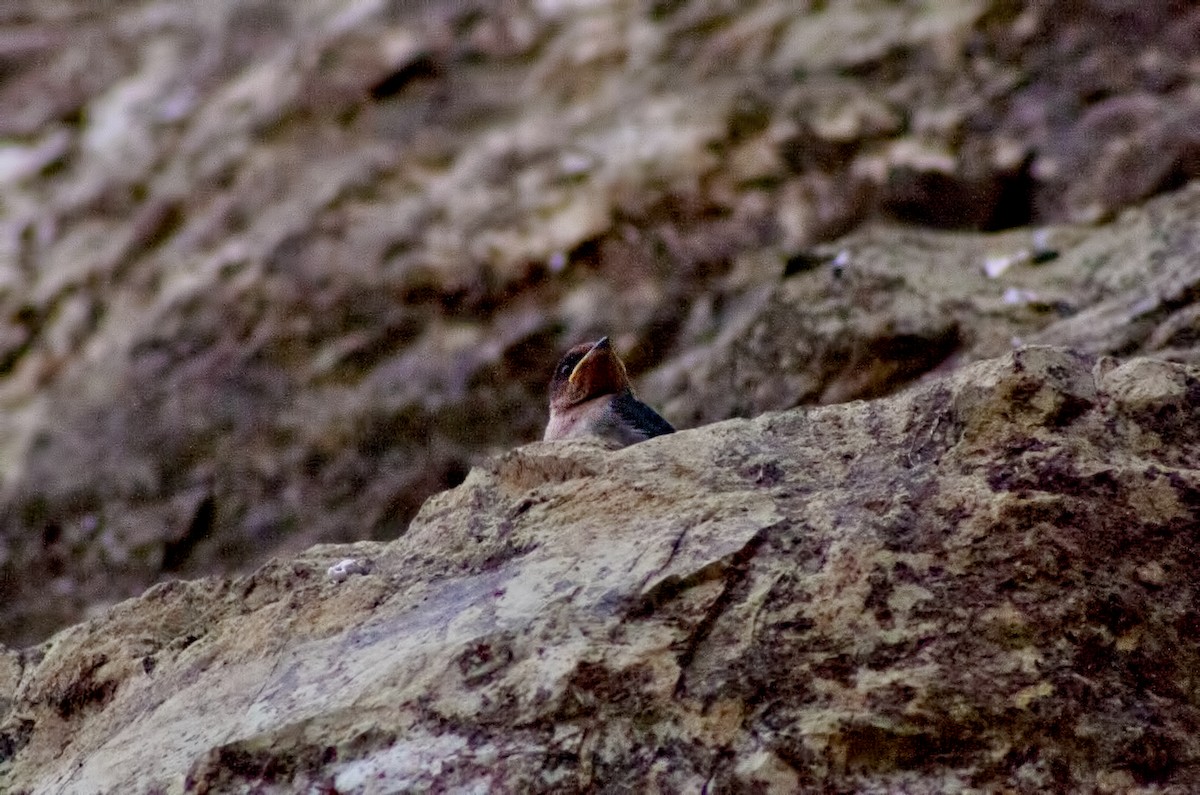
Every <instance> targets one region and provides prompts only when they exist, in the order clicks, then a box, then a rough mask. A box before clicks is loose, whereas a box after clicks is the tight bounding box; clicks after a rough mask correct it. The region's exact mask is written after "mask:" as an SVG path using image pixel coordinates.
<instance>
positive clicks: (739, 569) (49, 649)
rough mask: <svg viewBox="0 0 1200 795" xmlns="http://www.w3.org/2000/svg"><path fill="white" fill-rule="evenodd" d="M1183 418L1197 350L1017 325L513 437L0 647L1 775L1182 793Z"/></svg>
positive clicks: (285, 783)
mask: <svg viewBox="0 0 1200 795" xmlns="http://www.w3.org/2000/svg"><path fill="white" fill-rule="evenodd" d="M1198 428H1200V369H1197V368H1196V367H1190V366H1184V365H1178V364H1169V363H1165V362H1162V361H1156V360H1152V359H1135V360H1132V361H1128V362H1124V363H1121V362H1118V361H1116V360H1113V359H1110V358H1101V359H1098V360H1093V359H1089V358H1087V357H1084V356H1081V355H1079V354H1076V353H1073V352H1070V351H1067V350H1064V349H1059V348H1046V347H1031V348H1023V349H1021V350H1018V351H1016V352H1015V353H1013V354H1011V355H1008V356H1005V357H1002V358H1000V359H996V360H993V361H989V362H985V363H980V364H975V365H971V366H968V367H966V368H964V369H962V370H961V371H959V372H958V373H956V374H955V375H953V376H951V377H949V378H947V379H944V380H938V381H935V382H933V383H930V384H927V385H924V386H921V387H918V388H914V389H911V390H909V391H907V392H906V393H905V394H904V395H901V396H898V397H893V398H888V399H883V400H878V401H873V402H852V403H848V404H842V405H837V406H829V407H823V408H819V409H812V410H803V409H798V410H791V411H786V412H781V413H768V414H766V415H763V416H761V417H758V418H756V419H753V420H731V421H727V422H722V423H717V424H714V425H711V426H707V427H704V428H701V429H698V430H694V431H685V432H681V433H678V434H674V435H671V436H667V437H661V438H659V439H655V440H652V441H650V442H647V443H645V444H641V445H637V446H634V447H631V448H627V449H625V450H623V451H618V452H610V451H607V450H603V449H601V448H599V447H594V446H591V445H590V444H588V443H586V442H569V443H548V444H543V443H539V444H535V445H531V446H528V447H523V448H520V449H517V450H514V451H512V452H510V453H507V454H505V455H503V456H500V457H498V458H497V459H495V460H494V461H493V462H491V463H490V464H489V465H487V466H485V467H481V468H479V469H476V470H474V471H473V472H472V473H471V475H470V476H469V477H468V478H467V480H466V482H465V483H464V484H462V485H461V486H459V487H458V488H456V489H453V490H451V491H448V492H445V493H443V494H440V495H438V496H436V497H434V498H433V499H431V500H430V501H429V502H427V503H426V504H425V506H424V507H423V508H422V510H421V512H420V514H419V515H418V516H417V518H416V519H415V520H414V522H413V524H412V526H411V528H410V529H409V532H408V533H407V534H405V535H404V536H403V537H401V538H400V539H398V540H396V541H393V542H390V543H377V542H361V543H358V544H353V545H347V546H320V547H315V548H313V549H312V550H309V551H308V552H306V553H304V554H303V555H300V556H298V557H295V558H291V559H288V560H281V561H277V562H274V563H271V564H269V565H267V566H266V567H264V568H262V569H260V570H259V571H258V572H256V573H255V574H253V575H252V576H249V577H244V578H240V579H237V580H220V579H204V580H196V581H192V582H172V583H165V584H162V585H159V586H156V587H155V588H153V589H151V590H150V591H148V592H147V593H146V594H145V595H144V596H142V597H140V598H138V599H134V600H131V601H128V602H124V603H122V604H121V605H118V606H117V607H116V608H114V609H113V610H111V611H110V612H108V613H107V614H106V615H105V616H103V617H101V618H96V619H93V620H91V621H88V622H85V623H82V624H80V625H78V626H75V627H72V628H71V629H69V630H66V631H64V632H62V633H59V634H58V635H56V636H55V638H54V640H53V641H51V642H50V643H49V644H47V645H45V646H42V647H39V648H36V649H30V650H27V651H25V652H23V653H15V652H14V653H9V654H7V655H6V656H5V657H3V658H0V687H2V689H0V695H2V696H3V698H4V701H3V702H0V703H2V704H3V705H4V706H6V707H7V717H6V719H5V722H4V724H3V727H2V729H0V753H2V754H3V757H0V758H3V759H4V760H5V767H4V768H2V769H3V770H4V773H3V774H0V776H3V777H2V778H0V785H3V786H4V787H6V789H7V791H34V792H59V793H76V792H78V793H91V792H96V791H104V792H181V791H188V792H249V791H253V792H292V791H305V792H310V791H311V792H398V791H406V792H407V791H424V790H426V789H439V790H453V791H501V792H575V791H595V790H599V791H622V792H624V791H636V792H654V791H657V792H700V791H717V792H728V791H757V792H761V791H768V792H795V791H798V790H804V791H822V792H851V791H853V792H898V791H904V792H914V793H920V792H959V791H962V790H963V789H965V788H978V789H984V790H989V791H991V790H997V789H1009V790H1011V791H1018V792H1048V791H1075V792H1078V791H1097V792H1128V791H1131V790H1134V789H1135V788H1141V789H1140V791H1144V792H1183V791H1187V790H1188V789H1191V788H1192V787H1194V786H1195V784H1196V783H1197V781H1200V741H1198V740H1197V738H1198V737H1200V733H1197V731H1196V728H1197V726H1198V725H1200V701H1198V699H1197V687H1196V677H1195V672H1196V671H1197V670H1200V649H1198V647H1197V645H1196V630H1197V627H1196V620H1197V619H1196V615H1197V613H1196V609H1195V607H1196V604H1197V597H1198V596H1200V594H1197V583H1196V579H1195V577H1194V576H1193V572H1194V571H1195V569H1196V567H1197V566H1198V565H1200V513H1198V509H1200V469H1198V468H1197V465H1196V464H1197V462H1198V461H1200V432H1198V431H1197V429H1198ZM344 558H350V559H354V560H355V561H356V563H355V565H353V566H343V567H342V571H341V573H336V571H337V570H336V569H335V570H334V573H335V574H336V576H331V572H330V571H329V567H330V566H331V565H332V564H336V563H337V562H338V561H339V560H341V559H344ZM351 571H353V572H354V573H350V572H351Z"/></svg>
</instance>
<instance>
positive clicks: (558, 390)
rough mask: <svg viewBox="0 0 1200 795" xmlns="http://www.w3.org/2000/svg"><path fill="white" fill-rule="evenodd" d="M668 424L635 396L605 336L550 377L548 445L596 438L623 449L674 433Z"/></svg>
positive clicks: (579, 349) (572, 354) (580, 348)
mask: <svg viewBox="0 0 1200 795" xmlns="http://www.w3.org/2000/svg"><path fill="white" fill-rule="evenodd" d="M674 431H675V429H674V428H673V427H671V423H669V422H667V421H666V420H664V419H663V418H662V417H660V416H658V413H657V412H655V411H654V409H652V408H650V407H649V406H647V405H646V404H645V403H643V402H642V401H640V400H638V399H637V398H636V397H634V394H633V388H632V387H630V385H629V375H628V374H627V373H626V372H625V364H624V363H623V362H622V361H621V359H620V358H619V357H618V356H617V352H616V351H614V350H613V347H612V343H610V342H609V341H608V337H605V338H604V339H602V340H600V341H599V342H596V343H590V342H585V343H584V344H582V345H576V346H575V347H574V348H572V349H571V350H569V351H567V355H566V356H564V357H563V358H562V361H560V362H559V363H558V367H556V368H555V370H554V377H553V378H551V379H550V422H549V423H548V424H547V425H546V434H545V436H543V437H542V438H543V439H545V440H546V441H550V440H553V439H574V438H576V437H580V436H599V437H600V438H601V439H605V440H609V441H614V442H618V443H619V444H620V445H621V446H622V447H625V446H627V445H631V444H636V443H637V442H644V441H645V440H647V439H649V438H650V437H651V436H662V435H663V434H665V433H673V432H674Z"/></svg>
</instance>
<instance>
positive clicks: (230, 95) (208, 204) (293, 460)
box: [0, 0, 1200, 645]
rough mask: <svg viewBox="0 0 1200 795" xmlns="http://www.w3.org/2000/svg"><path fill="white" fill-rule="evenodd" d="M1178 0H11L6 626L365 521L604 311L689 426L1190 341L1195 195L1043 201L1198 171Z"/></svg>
mask: <svg viewBox="0 0 1200 795" xmlns="http://www.w3.org/2000/svg"><path fill="white" fill-rule="evenodd" d="M1068 6H1069V7H1068ZM1198 31H1200V10H1198V9H1196V8H1193V7H1192V5H1191V4H1187V3H1174V2H1166V0H1164V1H1163V2H1150V3H1147V2H1145V1H1144V0H1138V2H1114V0H1104V1H1103V2H1100V1H1099V0H1097V1H1096V2H1090V3H1075V4H1066V5H1064V4H1061V3H1053V2H1037V1H1036V0H1031V1H1030V2H1026V3H1010V2H986V1H981V0H970V1H968V0H963V2H948V3H933V4H931V3H920V2H912V3H895V2H856V3H824V4H812V5H811V7H809V6H805V5H804V4H801V5H800V6H797V4H795V3H793V2H790V0H789V2H782V0H761V1H760V2H749V3H737V4H727V3H713V2H706V1H705V0H692V1H690V2H640V1H635V0H613V2H602V3H566V2H564V3H558V2H505V3H490V2H478V3H477V2H461V1H459V0H451V1H447V2H420V3H406V2H386V1H385V0H368V1H367V2H350V0H322V2H307V3H304V4H301V5H297V4H295V3H287V2H273V1H272V0H213V2H206V3H204V4H203V7H200V6H197V5H196V4H195V3H186V2H170V1H168V0H156V1H155V2H149V3H147V2H121V1H120V0H111V1H110V2H103V3H99V2H88V3H65V2H64V3H46V2H43V1H42V0H18V1H17V2H10V3H7V4H6V5H5V8H4V10H3V11H0V109H2V110H3V112H0V184H3V186H4V190H3V201H2V202H0V324H2V327H0V400H2V401H3V406H4V410H3V412H0V460H2V461H3V462H4V466H3V482H2V484H0V486H2V489H0V639H2V640H4V641H6V642H8V643H10V644H14V645H19V644H23V643H31V642H34V641H38V640H41V639H44V638H45V637H47V636H48V634H49V633H50V632H51V631H52V630H54V629H56V628H58V627H61V626H63V625H65V624H67V623H70V622H72V621H76V620H79V619H80V618H81V617H83V616H85V615H87V613H88V611H89V610H97V609H103V607H104V606H106V605H108V604H111V603H113V602H114V601H116V600H118V599H121V598H124V597H127V596H131V595H134V594H137V593H139V592H140V591H141V590H143V589H144V588H145V587H147V586H148V585H150V584H152V583H154V582H156V581H161V580H164V579H170V578H172V577H177V576H193V577H194V576H200V575H203V574H208V573H214V572H236V571H241V572H246V571H250V570H252V569H253V568H254V567H255V566H257V565H259V564H261V563H262V562H264V561H265V560H267V559H268V558H269V557H270V556H272V555H275V554H289V553H293V552H296V551H299V550H301V549H304V548H305V547H307V546H308V545H310V544H312V543H315V542H318V541H350V540H356V539H363V538H375V539H387V538H393V537H395V536H396V535H398V534H400V533H401V532H403V531H404V529H405V527H406V526H407V523H408V521H409V519H410V518H411V517H412V515H413V514H414V513H415V511H416V509H417V507H418V506H419V505H420V504H421V503H422V501H423V500H424V499H425V498H426V497H427V496H428V495H430V494H432V493H433V492H435V491H437V490H439V489H442V488H445V487H447V486H451V485H454V484H457V483H458V482H460V481H461V480H462V478H463V477H464V476H465V474H466V472H467V470H468V469H469V468H470V466H471V465H473V464H477V463H480V462H482V461H484V460H486V459H487V457H488V456H489V455H491V454H494V453H497V452H502V451H503V450H506V449H509V448H511V447H512V446H514V445H516V444H520V443H523V442H526V441H530V440H532V439H535V438H537V436H538V435H539V430H540V426H541V423H542V422H543V421H544V409H543V406H542V390H543V388H544V383H545V379H546V373H547V372H548V370H549V368H550V366H551V364H552V363H553V361H554V359H555V357H556V355H557V354H558V352H559V351H560V350H562V349H563V348H565V347H567V346H569V345H570V344H572V343H574V342H577V341H579V340H580V339H581V338H587V337H595V336H598V335H599V334H602V333H610V334H613V335H614V338H615V340H616V342H617V344H618V347H619V348H620V349H621V350H622V351H623V352H625V353H626V354H628V356H629V360H630V365H631V367H632V369H633V372H634V374H635V375H642V376H644V377H643V378H642V384H643V389H644V390H645V392H646V394H647V397H648V398H650V399H652V400H653V401H655V402H657V403H659V404H660V405H663V406H665V408H666V410H667V413H668V416H669V418H670V419H672V420H674V421H676V422H677V423H679V424H682V425H694V424H699V423H702V422H711V421H714V420H720V419H727V418H729V417H734V416H752V415H754V414H755V413H758V412H761V411H764V410H768V409H782V408H788V407H791V406H795V405H798V404H802V403H821V402H836V401H839V400H846V399H851V398H855V397H866V396H877V395H883V394H887V393H889V392H892V391H895V390H896V389H898V388H902V387H903V386H905V385H906V384H909V383H911V382H912V381H913V380H914V379H917V378H920V377H921V376H922V375H924V374H926V373H930V372H932V371H942V372H944V371H947V370H949V369H952V368H953V367H954V366H956V365H958V364H960V363H962V362H965V361H969V360H972V359H976V358H981V357H991V356H996V355H999V354H1001V353H1003V352H1005V351H1007V350H1009V349H1010V348H1011V347H1012V344H1013V341H1014V338H1017V341H1040V342H1048V343H1058V342H1061V343H1067V344H1070V345H1072V346H1075V347H1077V348H1079V349H1083V350H1087V351H1091V352H1110V353H1118V354H1121V355H1130V354H1132V353H1136V352H1139V351H1142V352H1149V351H1164V350H1165V351H1170V352H1171V354H1172V355H1173V356H1176V358H1185V357H1189V356H1191V355H1192V351H1193V350H1194V346H1195V338H1196V335H1195V333H1194V326H1195V310H1194V303H1195V302H1194V296H1195V289H1194V283H1195V281H1194V280H1195V258H1194V255H1193V254H1192V252H1194V250H1195V242H1194V241H1195V235H1196V228H1195V203H1196V199H1195V196H1194V194H1187V197H1186V198H1182V199H1180V200H1179V202H1178V203H1172V202H1167V203H1164V204H1160V205H1157V209H1156V210H1154V211H1152V212H1148V213H1147V214H1145V215H1142V216H1138V217H1135V218H1121V219H1119V220H1117V221H1116V222H1115V223H1114V224H1113V225H1112V226H1110V227H1102V228H1100V229H1098V230H1097V229H1090V228H1088V227H1080V226H1064V225H1063V224H1071V223H1086V222H1093V221H1097V220H1104V219H1108V218H1112V217H1115V216H1116V215H1117V214H1118V212H1119V211H1120V210H1121V209H1122V208H1123V207H1124V206H1126V205H1127V204H1128V203H1129V202H1131V201H1137V200H1141V199H1143V198H1145V197H1148V196H1152V195H1154V194H1155V193H1158V192H1161V191H1163V190H1170V189H1175V188H1177V187H1179V186H1181V185H1183V184H1184V183H1186V181H1187V180H1188V179H1189V178H1191V177H1193V176H1195V175H1196V174H1197V173H1198V172H1200V167H1198V166H1197V163H1200V158H1197V151H1198V149H1197V141H1196V131H1197V130H1200V123H1198V122H1197V119H1198V118H1200V116H1198V114H1200V110H1198V109H1200V94H1198V92H1197V80H1196V74H1197V72H1196V65H1195V64H1196V62H1195V46H1194V45H1195V41H1196V40H1197V35H1200V34H1198ZM873 219H876V220H877V219H885V220H886V219H893V220H902V221H906V222H910V223H916V224H920V225H923V226H925V227H930V226H933V227H942V228H953V229H959V230H980V229H983V230H990V229H1004V228H1017V227H1019V228H1020V229H1019V231H1013V232H1007V233H1004V234H1001V235H998V236H975V237H971V236H963V235H961V234H930V233H927V232H922V231H915V230H914V231H897V230H895V229H891V228H887V227H880V226H878V225H873V226H870V227H863V226H862V224H863V223H864V222H870V221H872V220H873ZM849 231H854V236H853V237H851V238H849V239H839V240H838V242H837V243H835V244H829V243H828V241H830V240H832V239H834V238H835V237H836V236H839V235H842V234H843V233H845V232H849ZM821 243H826V244H827V248H820V247H816V248H814V245H815V244H821ZM1054 253H1060V254H1061V256H1060V257H1059V259H1057V260H1053V261H1050V259H1049V258H1050V257H1052V256H1053V254H1054ZM833 263H837V266H836V268H835V267H834V266H833ZM1039 263H1042V264H1039ZM1006 265H1012V267H1011V268H1009V269H1008V270H1006V271H1004V273H1003V274H1001V273H1000V271H1003V270H1004V268H1005V266H1006ZM985 266H986V268H987V270H988V272H990V273H992V274H994V275H997V278H994V279H993V278H988V277H987V276H986V275H984V268H985ZM835 272H836V273H842V274H843V275H844V276H845V277H846V278H844V279H841V280H836V279H835V278H834V277H833V276H832V275H831V274H833V273H835ZM47 594H51V595H52V598H47Z"/></svg>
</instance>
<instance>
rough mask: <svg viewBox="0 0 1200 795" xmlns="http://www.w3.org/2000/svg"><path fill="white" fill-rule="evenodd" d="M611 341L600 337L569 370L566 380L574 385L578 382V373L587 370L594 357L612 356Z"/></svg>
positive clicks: (594, 359)
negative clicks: (569, 373)
mask: <svg viewBox="0 0 1200 795" xmlns="http://www.w3.org/2000/svg"><path fill="white" fill-rule="evenodd" d="M613 355H614V354H613V352H612V343H611V342H609V341H608V337H604V338H602V339H601V340H600V341H599V342H597V343H596V344H595V345H593V346H592V348H591V350H589V351H588V352H587V353H585V354H584V355H583V358H582V359H580V360H579V363H578V364H576V365H575V368H574V369H573V370H571V375H570V377H569V378H567V382H568V383H570V384H572V385H575V384H578V383H579V376H580V373H585V372H587V369H588V368H589V367H591V366H592V363H593V362H595V361H596V359H598V358H600V357H602V356H613Z"/></svg>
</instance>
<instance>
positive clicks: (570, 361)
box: [555, 353, 583, 378]
mask: <svg viewBox="0 0 1200 795" xmlns="http://www.w3.org/2000/svg"><path fill="white" fill-rule="evenodd" d="M582 359H583V354H582V353H581V354H578V355H574V356H568V357H567V358H565V359H563V360H562V361H561V362H559V363H558V370H556V371H555V376H556V377H557V378H567V377H568V376H570V375H571V371H572V370H574V369H575V365H577V364H579V362H580V360H582Z"/></svg>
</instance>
